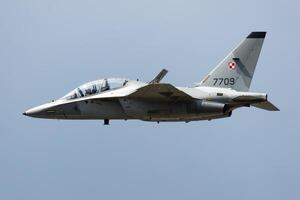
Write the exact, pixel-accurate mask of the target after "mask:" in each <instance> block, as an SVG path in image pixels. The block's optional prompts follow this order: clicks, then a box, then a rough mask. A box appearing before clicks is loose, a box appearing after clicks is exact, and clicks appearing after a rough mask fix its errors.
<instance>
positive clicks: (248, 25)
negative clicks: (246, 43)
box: [0, 0, 300, 200]
mask: <svg viewBox="0 0 300 200" xmlns="http://www.w3.org/2000/svg"><path fill="white" fill-rule="evenodd" d="M299 6H300V5H299V3H298V1H264V2H263V1H258V0H252V1H231V0H227V1H214V0H210V1H198V0H197V1H196V0H195V1H189V0H181V1H178V0H170V1H162V0H151V1H144V0H133V1H114V0H111V1H97V0H94V1H92V0H86V1H71V0H69V1H56V0H44V1H38V0H36V1H33V0H27V1H22V0H19V1H17V0H9V1H1V2H0V44H1V46H0V69H1V73H0V76H1V78H0V85H1V86H0V87H1V95H0V96H1V99H2V101H1V104H0V110H1V116H0V121H1V122H0V199H6V200H8V199H9V200H19V199H30V200H35V199H37V200H40V199H43V200H48V199H49V200H50V199H51V200H52V199H72V200H77V199H114V200H115V199H130V200H135V199H136V200H140V199H144V200H153V199H155V200H158V199H164V200H165V199H172V200H177V199H178V200H181V199H197V200H198V199H231V200H232V199H239V200H240V199H249V200H250V199H251V200H252V199H278V200H279V199H289V200H293V199H299V198H300V190H299V185H300V181H299V180H300V173H299V164H300V146H299V140H300V135H299V126H298V125H299V112H300V108H299V106H295V105H296V104H297V103H298V101H299V98H300V95H299V86H300V81H299V72H300V70H299V64H298V62H299V49H300V40H299V35H300V28H299V18H300V12H299ZM255 30H262V31H264V30H265V31H268V34H267V38H266V40H265V44H264V47H263V50H262V54H261V57H260V60H259V62H258V66H257V69H256V74H255V76H254V79H253V82H252V86H251V91H256V92H267V93H268V94H269V99H270V100H271V101H272V102H274V104H276V105H277V106H278V107H279V108H280V109H281V111H280V112H266V111H263V110H258V109H255V108H251V109H249V108H242V109H240V110H237V111H235V112H234V113H233V116H232V117H231V118H230V119H223V120H216V121H211V122H207V121H200V122H192V123H188V124H185V123H160V124H159V125H158V124H156V123H149V122H141V121H126V122H125V121H112V122H111V126H103V125H102V121H56V120H53V121H51V120H39V119H32V118H28V117H24V116H23V115H21V113H22V112H23V111H24V110H26V109H28V108H30V107H33V106H36V105H39V104H42V103H45V102H48V101H49V100H51V99H57V98H59V97H61V96H63V95H64V94H66V93H67V92H68V91H70V90H71V89H73V88H75V87H76V86H78V85H80V84H82V83H84V82H87V81H90V80H95V79H98V78H102V77H127V78H131V79H136V78H139V79H141V80H144V81H149V80H151V79H152V78H153V76H155V75H156V73H157V72H158V71H159V70H160V69H161V68H163V67H165V68H167V69H168V70H169V74H168V75H167V77H166V78H165V79H164V80H165V81H167V82H170V83H172V84H175V85H179V86H191V85H192V84H193V83H196V82H198V81H200V80H201V79H202V77H204V76H205V75H206V74H207V73H208V72H209V71H210V70H211V69H212V68H213V67H214V66H215V65H216V64H217V63H218V62H219V61H220V60H221V59H222V58H224V56H225V55H226V54H227V53H228V52H229V51H230V50H231V49H232V48H233V47H234V46H235V45H237V44H238V43H239V41H241V40H242V39H243V38H244V37H246V36H247V34H248V33H249V32H251V31H255Z"/></svg>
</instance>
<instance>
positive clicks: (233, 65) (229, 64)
mask: <svg viewBox="0 0 300 200" xmlns="http://www.w3.org/2000/svg"><path fill="white" fill-rule="evenodd" d="M228 69H230V70H235V69H236V63H235V62H229V63H228Z"/></svg>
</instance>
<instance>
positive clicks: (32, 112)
mask: <svg viewBox="0 0 300 200" xmlns="http://www.w3.org/2000/svg"><path fill="white" fill-rule="evenodd" d="M43 112H44V108H43V107H42V106H37V107H34V108H31V109H29V110H27V111H25V112H24V113H23V115H26V116H29V117H38V116H40V115H42V114H43Z"/></svg>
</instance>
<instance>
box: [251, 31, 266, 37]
mask: <svg viewBox="0 0 300 200" xmlns="http://www.w3.org/2000/svg"><path fill="white" fill-rule="evenodd" d="M266 34H267V32H266V31H256V32H251V33H250V34H249V35H248V36H247V38H265V37H266Z"/></svg>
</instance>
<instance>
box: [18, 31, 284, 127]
mask: <svg viewBox="0 0 300 200" xmlns="http://www.w3.org/2000/svg"><path fill="white" fill-rule="evenodd" d="M265 36H266V32H252V33H250V34H249V35H248V36H247V37H246V38H245V39H244V40H243V41H242V42H241V43H240V44H239V45H238V46H237V47H236V48H234V49H233V50H232V51H231V52H230V53H229V54H228V55H227V56H226V57H225V58H224V59H223V60H222V61H221V62H220V63H219V64H218V65H217V66H216V67H215V68H214V69H213V70H212V71H211V72H210V73H209V74H208V75H206V76H205V77H204V78H203V79H202V81H201V82H199V83H198V84H196V85H195V86H194V87H175V86H173V85H171V84H169V83H161V80H162V79H163V77H164V76H165V75H166V74H167V72H168V71H167V70H165V69H163V70H162V71H161V72H160V73H159V74H158V75H157V76H156V77H155V78H154V79H153V80H152V81H150V82H148V83H147V82H142V81H139V80H128V79H117V78H104V79H100V80H96V81H92V82H88V83H85V84H83V85H81V86H79V87H77V88H75V89H74V90H72V91H71V92H69V93H68V94H66V95H65V96H63V97H62V98H60V99H58V100H56V101H52V102H50V103H46V104H43V105H40V106H37V107H34V108H31V109H29V110H27V111H26V112H24V113H23V114H24V115H26V116H30V117H37V118H47V119H67V120H72V119H101V120H104V124H105V125H108V124H109V120H117V119H119V120H120V119H124V120H129V119H139V120H144V121H154V122H166V121H172V122H176V121H184V122H190V121H197V120H212V119H219V118H226V117H230V116H231V115H232V111H233V110H235V109H237V108H240V107H245V106H246V107H250V106H254V107H257V108H261V109H265V110H268V111H278V110H279V109H278V108H277V107H275V106H274V105H273V104H272V103H270V102H269V101H268V96H267V94H266V93H256V92H249V88H250V84H251V80H252V78H253V75H254V71H255V67H256V64H257V61H258V58H259V55H260V52H261V48H262V45H263V42H264V39H265Z"/></svg>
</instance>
